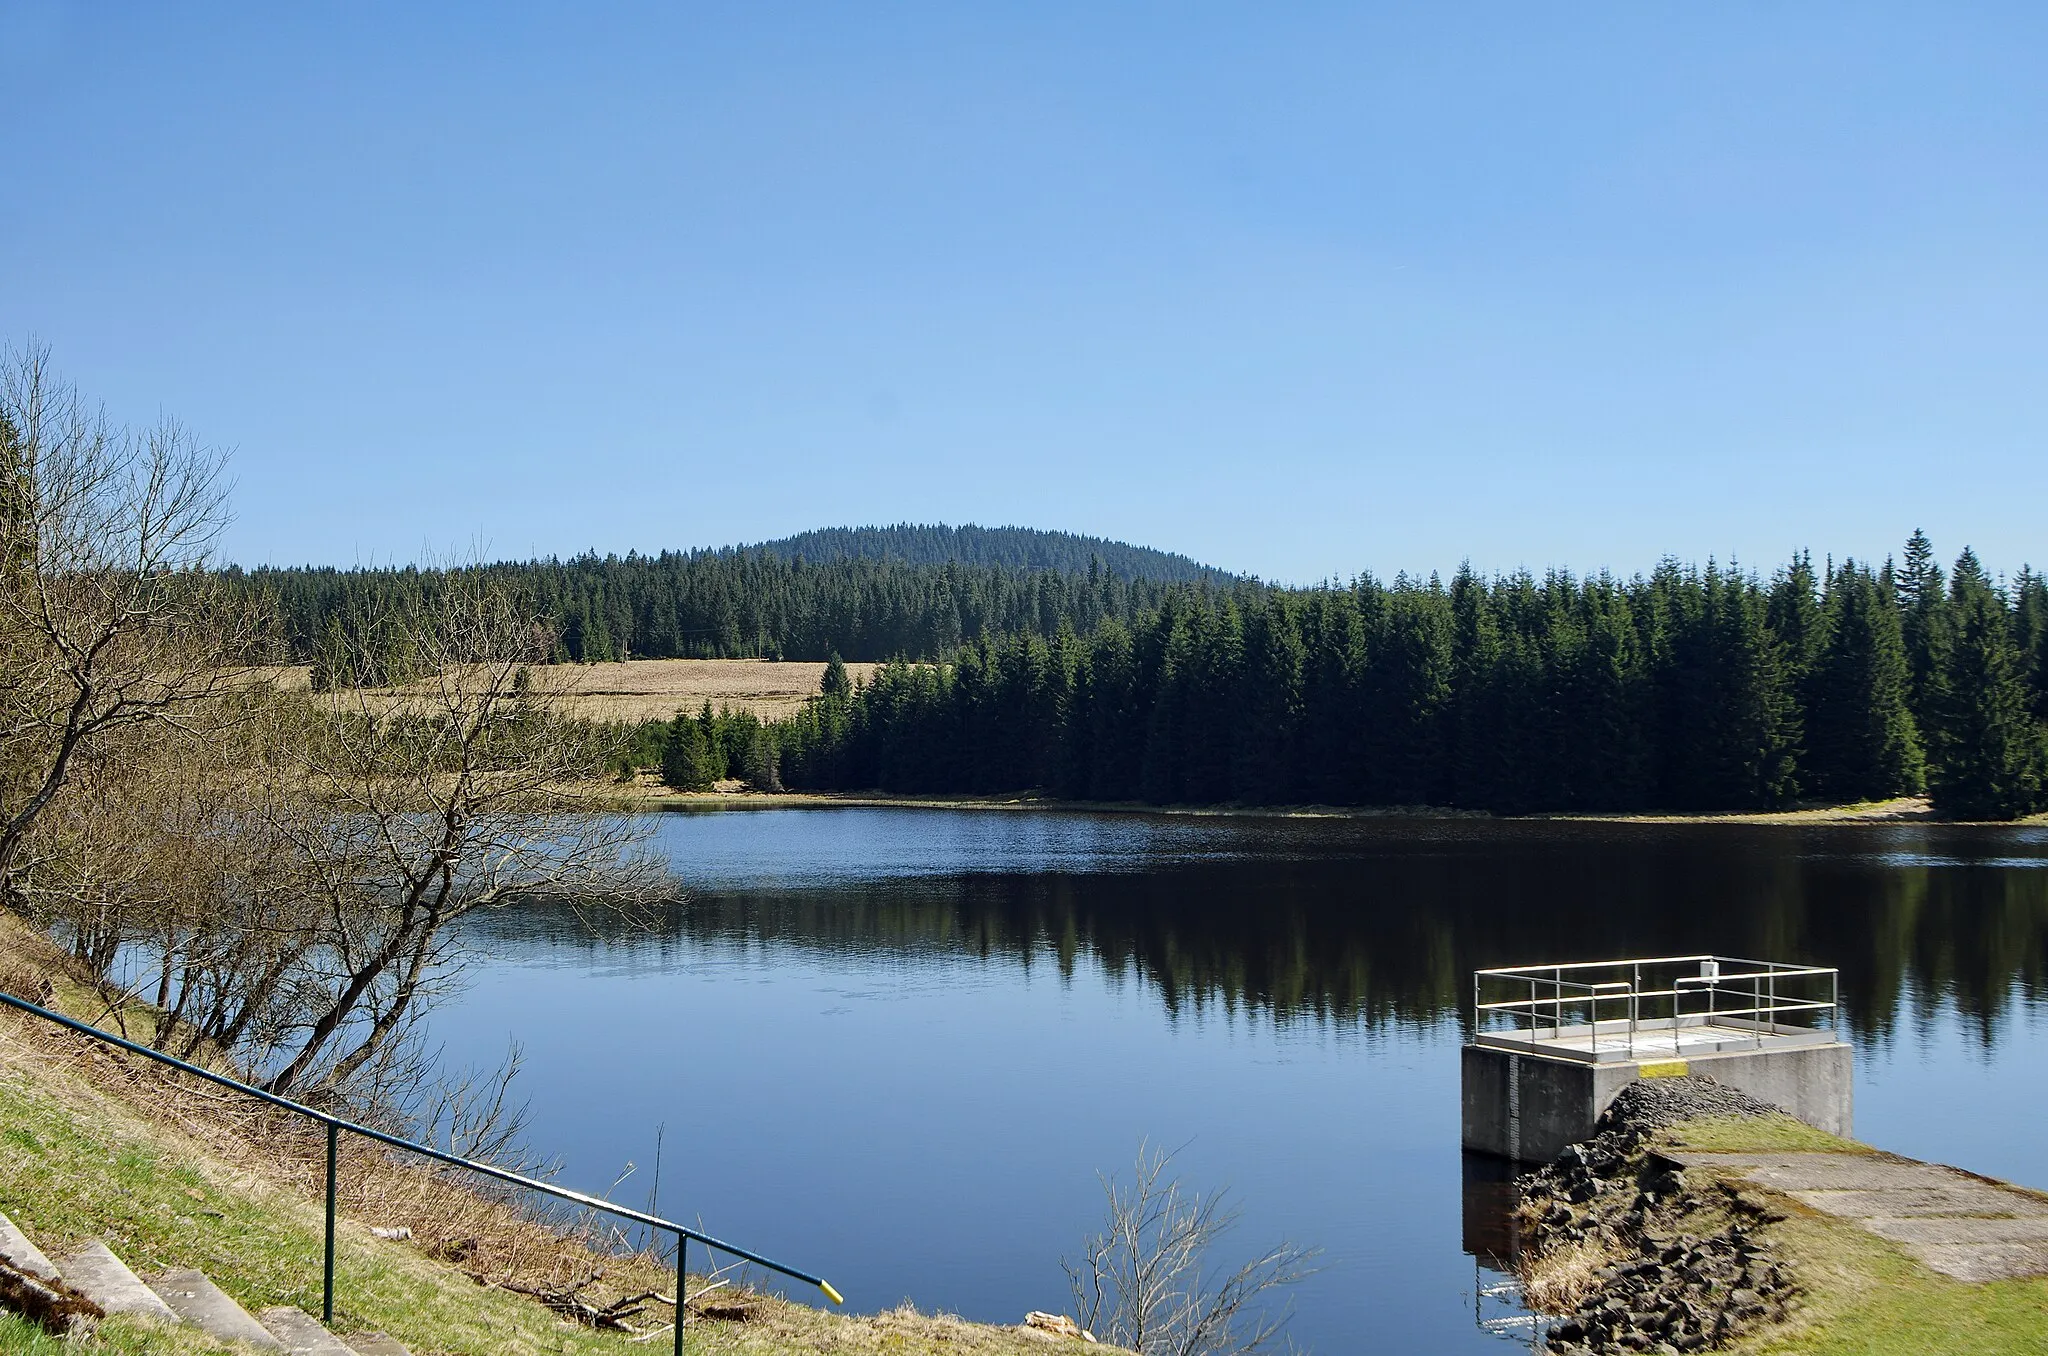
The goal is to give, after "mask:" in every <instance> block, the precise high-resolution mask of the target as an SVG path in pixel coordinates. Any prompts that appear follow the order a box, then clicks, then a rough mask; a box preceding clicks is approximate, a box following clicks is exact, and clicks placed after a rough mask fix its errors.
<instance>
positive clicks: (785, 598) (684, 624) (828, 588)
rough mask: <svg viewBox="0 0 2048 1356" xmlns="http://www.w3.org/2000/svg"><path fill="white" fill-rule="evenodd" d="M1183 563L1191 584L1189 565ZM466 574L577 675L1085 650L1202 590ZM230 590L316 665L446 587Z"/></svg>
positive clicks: (535, 569) (783, 575)
mask: <svg viewBox="0 0 2048 1356" xmlns="http://www.w3.org/2000/svg"><path fill="white" fill-rule="evenodd" d="M850 535H856V536H857V535H858V534H850ZM1024 535H1030V534H1024ZM1043 535H1044V536H1046V537H1048V538H1053V537H1055V536H1056V534H1051V533H1047V534H1043ZM791 540H792V541H795V540H799V539H796V538H792V539H791ZM1067 540H1068V541H1070V542H1076V543H1085V542H1086V541H1087V539H1086V538H1069V539H1067ZM1102 545H1105V546H1110V545H1113V543H1102ZM1122 549H1123V550H1125V551H1127V552H1130V555H1129V556H1128V557H1126V558H1125V564H1126V565H1130V564H1132V563H1134V562H1135V561H1137V560H1138V559H1139V558H1141V557H1145V556H1152V555H1157V556H1158V558H1159V559H1161V560H1169V561H1171V560H1181V558H1180V557H1175V556H1167V555H1164V554H1163V553H1157V552H1141V551H1138V550H1137V549H1136V548H1132V547H1125V548H1122ZM1182 564H1183V565H1184V566H1185V567H1186V568H1189V569H1195V570H1197V571H1198V573H1199V567H1197V566H1194V565H1193V563H1192V562H1188V561H1184V560H1183V561H1182ZM476 568H478V569H481V570H483V571H484V572H485V573H487V574H489V575H491V576H493V577H495V578H496V579H498V580H500V581H501V582H503V583H505V584H507V585H509V586H510V587H511V589H512V590H513V591H514V592H515V593H516V594H517V595H518V596H520V597H521V598H523V599H524V600H525V601H526V603H527V604H528V605H529V606H531V607H532V608H533V609H534V610H535V611H536V612H538V613H539V614H540V615H542V616H543V617H545V618H547V620H548V621H549V623H550V624H551V625H552V626H553V627H554V628H555V629H556V631H557V632H558V633H559V634H560V636H561V648H560V657H561V658H563V659H567V660H576V661H599V660H612V659H818V660H822V659H824V658H826V657H827V656H829V655H830V654H832V653H834V652H835V651H836V652H837V653H839V654H840V655H841V656H842V657H844V658H846V659H853V660H871V661H876V662H880V661H885V660H889V659H899V658H900V659H912V660H916V659H937V658H940V657H942V656H945V655H948V654H950V653H952V651H953V650H954V649H955V648H957V647H958V646H960V645H963V644H969V643H973V642H975V641H979V640H983V639H986V638H989V637H992V636H998V635H1031V636H1042V637H1047V638H1050V637H1053V636H1056V635H1058V634H1059V633H1060V632H1061V631H1062V630H1063V629H1065V630H1071V631H1073V632H1075V633H1076V634H1079V635H1088V634H1091V633H1093V632H1094V631H1095V629H1096V628H1097V627H1099V626H1100V625H1102V623H1103V622H1105V621H1110V620H1116V621H1125V622H1133V621H1135V620H1136V619H1137V618H1138V617H1139V616H1141V615H1143V614H1145V613H1147V612H1150V611H1153V610H1156V609H1157V608H1158V607H1159V606H1160V604H1161V602H1162V601H1163V600H1164V598H1165V596H1166V595H1167V594H1168V593H1169V592H1171V591H1172V590H1175V589H1185V588H1190V587H1193V588H1195V589H1197V590H1206V589H1207V588H1209V585H1208V584H1207V583H1206V582H1198V583H1195V584H1192V585H1191V584H1189V583H1188V582H1186V581H1173V580H1165V579H1155V578H1150V577H1145V576H1140V577H1137V578H1129V579H1127V578H1125V577H1123V576H1122V575H1121V574H1119V573H1118V572H1117V570H1116V569H1113V568H1108V567H1107V563H1106V562H1104V566H1103V567H1101V568H1098V567H1097V566H1096V565H1095V564H1094V563H1093V560H1092V558H1091V559H1087V560H1084V561H1083V562H1082V565H1081V567H1080V568H1079V569H1063V568H1048V567H1039V568H1026V567H1020V566H1015V565H997V564H958V563H953V562H950V561H948V562H944V563H938V564H916V563H911V562H909V561H905V560H900V559H882V560H876V559H866V558H862V557H859V556H855V555H847V556H843V557H840V558H838V559H833V560H827V561H823V562H815V561H813V560H812V559H811V558H810V557H809V556H808V555H800V554H795V553H791V554H787V555H785V554H782V553H781V552H780V551H777V550H773V549H770V548H768V547H750V548H731V547H729V548H726V549H724V550H716V551H689V552H681V551H664V552H662V553H661V554H660V555H658V556H643V555H638V554H633V555H627V556H598V555H583V556H578V557H576V558H574V559H573V560H536V561H503V562H499V563H497V564H492V565H483V566H478V567H476ZM227 576H228V578H229V579H231V580H233V581H236V582H239V583H241V584H242V585H243V586H244V587H247V588H249V589H251V590H252V591H256V592H260V593H263V594H265V595H268V596H269V597H270V598H271V599H272V600H273V602H274V605H275V607H276V610H277V613H278V617H279V620H280V622H281V626H282V631H283V638H284V641H285V645H286V648H287V649H288V651H289V653H290V656H291V657H292V658H295V659H298V660H301V661H304V660H309V659H311V658H313V656H314V652H315V650H316V649H317V648H318V647H319V645H320V644H321V642H322V639H323V638H324V637H325V636H327V635H328V634H329V632H330V631H331V630H332V629H333V628H335V627H337V626H347V625H352V624H354V622H355V621H356V620H359V619H361V618H363V617H365V616H368V615H370V614H373V613H375V612H377V611H379V610H380V609H381V608H382V607H384V606H386V605H388V604H389V603H391V602H392V601H394V600H396V599H398V598H400V597H403V596H405V595H408V594H431V593H432V592H433V591H434V590H436V589H438V588H440V587H441V582H442V580H443V578H444V577H445V576H444V575H442V574H441V573H440V572H439V571H434V570H422V569H418V568H415V567H410V566H408V567H404V568H394V569H353V570H337V569H334V568H332V567H326V568H322V567H315V566H298V567H295V568H290V569H274V568H270V567H264V568H261V569H256V570H247V571H244V570H240V569H231V570H229V571H228V572H227ZM1229 587H1230V588H1232V589H1236V590H1247V589H1249V590H1256V589H1258V588H1259V587H1260V586H1259V585H1257V584H1254V583H1250V582H1236V583H1232V584H1230V585H1229Z"/></svg>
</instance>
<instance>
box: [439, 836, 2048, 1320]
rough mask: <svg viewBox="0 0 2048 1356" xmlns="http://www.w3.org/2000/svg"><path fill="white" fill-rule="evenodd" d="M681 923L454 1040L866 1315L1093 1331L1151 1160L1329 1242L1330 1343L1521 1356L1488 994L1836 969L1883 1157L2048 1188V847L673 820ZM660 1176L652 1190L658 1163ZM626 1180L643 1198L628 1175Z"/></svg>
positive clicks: (470, 935) (589, 941)
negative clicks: (1075, 1294) (1777, 961)
mask: <svg viewBox="0 0 2048 1356" xmlns="http://www.w3.org/2000/svg"><path fill="white" fill-rule="evenodd" d="M651 828H652V832H653V842H654V844H655V845H656V846H657V847H658V849H659V850H660V851H662V852H663V853H665V854H666V855H667V856H668V857H669V858H670V860H671V861H672V862H673V863H674V866H675V869H676V871H677V872H678V874H679V875H680V876H681V877H682V878H683V880H684V881H685V883H686V886H687V888H688V890H689V898H688V900H687V902H686V903H685V904H683V905H681V906H680V907H677V908H674V909H672V910H669V911H668V912H667V913H666V914H665V915H664V916H663V917H662V918H661V919H660V920H659V922H658V923H657V924H656V925H654V926H652V927H644V928H628V927H623V926H620V927H612V926H606V925H604V924H603V923H602V922H599V923H597V924H596V925H594V926H593V925H592V924H590V923H587V922H585V921H582V920H579V919H578V918H577V917H576V916H575V915H573V914H572V913H571V912H570V911H568V910H566V909H561V908H555V907H542V906H524V907H517V908H508V909H504V910H500V911H497V912H493V913H490V914H486V915H479V916H477V917H475V918H473V919H472V920H470V922H469V924H468V926H467V931H466V934H465V940H466V942H467V943H468V945H469V946H470V947H471V948H472V949H473V952H474V954H475V956H476V958H477V964H476V965H475V966H474V968H473V969H472V971H471V974H470V982H469V983H468V984H467V985H466V987H465V988H464V990H463V991H462V992H461V993H460V994H458V995H457V996H455V997H453V998H451V999H449V1000H448V1001H446V1002H445V1003H444V1004H443V1005H442V1006H441V1007H440V1008H439V1009H437V1010H436V1012H435V1013H434V1015H433V1017H432V1019H431V1022H430V1036H431V1039H432V1040H433V1041H435V1042H437V1043H439V1044H440V1045H441V1046H442V1047H443V1048H444V1050H445V1054H446V1057H447V1059H448V1060H449V1061H450V1062H452V1063H454V1064H457V1065H461V1064H476V1065H485V1066H488V1065H495V1064H496V1063H498V1062H499V1061H500V1060H502V1059H503V1058H504V1056H505V1053H506V1050H507V1047H508V1043H510V1042H517V1043H518V1044H519V1046H520V1047H521V1048H522V1050H523V1054H524V1060H525V1065H524V1070H523V1072H522V1075H521V1078H520V1085H519V1086H520V1089H521V1092H522V1094H523V1095H524V1096H525V1097H527V1098H528V1099H530V1102H531V1122H530V1128H529V1139H530V1140H531V1142H532V1144H533V1145H534V1147H535V1148H536V1149H538V1150H540V1151H541V1152H543V1153H544V1154H547V1155H550V1156H558V1157H559V1158H560V1160H561V1163H562V1173H561V1180H562V1181H563V1182H564V1183H565V1184H567V1185H571V1186H575V1187H578V1188H582V1189H585V1190H596V1191H604V1190H607V1189H610V1190H611V1194H612V1195H613V1197H614V1198H615V1199H617V1200H619V1201H621V1202H624V1203H627V1204H632V1205H636V1206H642V1207H644V1206H645V1205H646V1204H647V1203H648V1200H649V1194H650V1192H651V1190H652V1189H653V1186H654V1168H655V1150H656V1134H657V1128H659V1129H660V1133H661V1142H662V1153H661V1163H660V1193H659V1206H660V1209H661V1211H662V1212H663V1213H665V1214H669V1215H670V1216H672V1217H675V1218H679V1219H683V1220H685V1221H689V1222H698V1223H701V1224H702V1226H703V1227H704V1228H705V1229H706V1230H708V1231H709V1232H711V1233H714V1234H718V1235H722V1236H724V1237H727V1238H730V1239H732V1240H733V1241H735V1242H738V1243H742V1244H745V1245H747V1246H749V1247H754V1248H758V1249H760V1250H762V1251H764V1252H766V1253H768V1254H769V1255H771V1256H776V1257H779V1258H781V1259H783V1260H786V1261H789V1262H791V1263H793V1264H795V1265H798V1266H802V1267H806V1268H809V1269H814V1270H816V1271H818V1272H821V1273H822V1274H824V1275H825V1276H827V1277H829V1278H830V1279H831V1280H832V1281H833V1282H834V1283H835V1284H836V1285H837V1286H838V1287H839V1289H840V1290H842V1291H844V1292H845V1293H846V1295H847V1297H848V1300H849V1304H850V1307H852V1308H854V1309H857V1310H874V1309H881V1308H887V1307H889V1306H892V1305H894V1304H896V1303H898V1302H900V1301H902V1300H905V1299H910V1300H912V1301H914V1302H915V1303H917V1304H918V1305H919V1306H920V1307H921V1308H924V1309H927V1310H932V1309H941V1310H948V1311H952V1312H956V1313H959V1314H962V1315H964V1316H966V1317H969V1318H974V1319H980V1320H985V1321H991V1322H1004V1323H1015V1322H1017V1321H1018V1320H1019V1319H1021V1318H1022V1316H1023V1314H1024V1313H1025V1311H1026V1310H1029V1309H1049V1310H1056V1311H1057V1310H1061V1309H1065V1308H1068V1307H1070V1306H1069V1302H1068V1299H1067V1291H1066V1283H1065V1279H1064V1277H1063V1276H1062V1274H1061V1271H1060V1267H1059V1262H1060V1258H1061V1257H1062V1255H1068V1256H1073V1255H1077V1254H1078V1252H1079V1249H1080V1245H1081V1242H1082V1240H1083V1238H1084V1236H1085V1235H1086V1234H1087V1233H1089V1232H1090V1231H1091V1230H1092V1229H1094V1228H1096V1227H1098V1225H1099V1223H1100V1221H1101V1217H1102V1192H1101V1186H1100V1183H1099V1181H1098V1180H1097V1174H1098V1172H1118V1171H1121V1172H1122V1173H1123V1174H1124V1175H1126V1176H1128V1175H1129V1172H1130V1165H1131V1162H1132V1160H1133V1158H1134V1157H1135V1156H1136V1154H1137V1152H1138V1149H1139V1146H1140V1144H1141V1143H1147V1144H1150V1145H1152V1146H1154V1147H1158V1148H1165V1149H1170V1150H1173V1151H1175V1152H1176V1154H1177V1157H1176V1159H1175V1163H1176V1166H1177V1168H1178V1169H1179V1172H1180V1175H1181V1176H1182V1178H1183V1179H1184V1181H1185V1182H1186V1183H1187V1184H1188V1185H1190V1186H1195V1187H1200V1188H1203V1189H1211V1188H1219V1187H1228V1188H1229V1189H1230V1191H1231V1195H1232V1197H1233V1199H1235V1200H1236V1201H1237V1202H1238V1204H1239V1206H1240V1207H1241V1209H1242V1216H1241V1220H1240V1223H1239V1224H1238V1226H1237V1229H1236V1231H1235V1233H1234V1234H1233V1235H1231V1236H1228V1237H1227V1238H1226V1239H1225V1240H1224V1243H1223V1244H1222V1245H1221V1247H1220V1250H1219V1253H1218V1255H1217V1257H1216V1261H1217V1262H1218V1263H1219V1264H1227V1263H1232V1262H1235V1261H1238V1260H1242V1259H1243V1258H1246V1257H1249V1256H1252V1255H1254V1254H1255V1253H1256V1252H1258V1251H1260V1250H1262V1249H1263V1248H1264V1247H1265V1246H1267V1245H1269V1244H1272V1243H1274V1242H1277V1241H1279V1240H1281V1239H1288V1240H1291V1241H1293V1242H1295V1243H1299V1244H1308V1245H1315V1246H1319V1247H1320V1248H1322V1249H1323V1255H1322V1258H1321V1266H1322V1270H1321V1272H1320V1273H1319V1274H1317V1275H1316V1276H1314V1277H1312V1278H1311V1279H1309V1280H1308V1281H1306V1282H1305V1283H1303V1284H1302V1285H1300V1286H1298V1287H1296V1288H1295V1289H1294V1290H1293V1291H1292V1292H1291V1293H1292V1298H1293V1303H1294V1307H1295V1311H1296V1316H1295V1319H1294V1323H1293V1327H1292V1328H1291V1329H1290V1331H1291V1332H1292V1334H1293V1336H1294V1338H1295V1339H1296V1341H1297V1342H1298V1343H1299V1344H1301V1345H1302V1346H1304V1347H1308V1348H1312V1349H1314V1350H1317V1351H1321V1352H1325V1353H1334V1352H1346V1351H1375V1350H1385V1351H1430V1352H1475V1353H1476V1352H1497V1351H1504V1350H1508V1349H1509V1348H1508V1347H1507V1346H1506V1345H1505V1344H1504V1342H1503V1340H1502V1339H1501V1338H1500V1337H1497V1336H1493V1335H1491V1334H1489V1333H1488V1332H1486V1331H1484V1330H1482V1329H1481V1327H1480V1326H1479V1325H1478V1324H1477V1323H1476V1322H1475V1309H1476V1308H1479V1307H1480V1306H1479V1303H1478V1301H1479V1297H1478V1295H1477V1294H1476V1287H1479V1286H1485V1285H1488V1284H1490V1283H1491V1282H1493V1281H1496V1280H1498V1277H1496V1276H1492V1275H1490V1274H1489V1273H1488V1272H1486V1271H1485V1269H1484V1268H1483V1267H1481V1266H1479V1265H1478V1264H1477V1263H1476V1262H1475V1259H1474V1258H1473V1257H1472V1256H1471V1255H1469V1254H1467V1253H1466V1252H1465V1251H1464V1248H1463V1246H1462V1242H1463V1240H1464V1237H1465V1235H1464V1231H1463V1229H1462V1227H1461V1221H1462V1211H1463V1208H1464V1201H1465V1190H1466V1183H1467V1181H1468V1179H1472V1178H1475V1176H1476V1177H1479V1178H1483V1177H1484V1176H1485V1172H1484V1169H1483V1165H1481V1166H1480V1167H1478V1168H1476V1169H1475V1166H1474V1165H1472V1164H1470V1163H1468V1162H1467V1161H1466V1159H1465V1156H1464V1155H1463V1154H1462V1152H1461V1150H1460V1148H1459V1106H1458V1070H1459V1060H1458V1051H1459V1046H1460V1044H1461V1042H1462V1040H1463V1039H1464V1036H1465V1033H1466V1030H1467V1024H1468V1017H1469V1014H1468V1013H1467V1012H1466V1009H1467V1008H1468V1007H1469V1005H1470V995H1471V983H1472V972H1473V971H1474V970H1475V969H1479V968H1482V967H1490V966H1504V965H1517V964H1525V963H1531V962H1539V961H1553V960H1558V959H1587V958H1597V957H1605V956H1614V957H1620V956H1646V955H1647V956H1661V955H1680V954H1688V953H1694V952H1720V953H1726V954H1734V955H1766V956H1771V957H1775V958H1781V959H1784V960H1787V961H1792V962H1798V963H1802V964H1812V965H1826V966H1836V967H1839V968H1840V970H1841V992H1842V1000H1843V1006H1844V1013H1845V1021H1844V1026H1845V1033H1844V1034H1845V1035H1846V1036H1847V1037H1848V1038H1849V1039H1850V1040H1851V1041H1852V1042H1853V1043H1854V1046H1855V1061H1856V1063H1855V1081H1856V1089H1855V1092H1856V1105H1855V1123H1856V1132H1857V1135H1858V1137H1859V1138H1861V1139H1864V1140H1867V1141H1870V1142H1872V1143H1875V1144H1878V1145H1881V1146H1882V1147H1884V1148H1886V1149H1890V1150H1893V1151H1896V1152H1898V1153H1902V1154H1907V1155H1910V1156H1913V1157H1918V1158H1928V1159H1933V1160H1936V1161H1941V1162H1948V1163H1955V1164H1958V1165H1961V1166H1963V1167H1967V1168H1970V1169H1972V1170H1974V1171H1977V1172H1982V1173H1988V1174H1992V1175H1994V1176H1999V1177H2004V1178H2009V1179H2012V1180H2016V1181H2019V1182H2022V1183H2027V1184H2030V1185H2035V1186H2048V1137H2043V1136H2042V1135H2040V1134H2039V1133H2038V1128H2039V1126H2040V1125H2041V1124H2042V1123H2043V1122H2044V1119H2048V830H2044V829H2043V828H2041V827H2039V826H2032V827H2016V828H2015V827H2005V828H1978V827H1968V826H1944V825H1919V824H1905V825H1889V826H1876V825H1838V826H1814V827H1798V828H1791V827H1761V826H1739V825H1729V824H1712V823H1708V824H1655V825H1652V824H1624V823H1570V822H1545V821H1492V820H1483V819H1419V818H1395V817H1386V818H1367V819H1306V818H1302V819H1295V818H1232V817H1224V816H1197V815H1137V814H1086V813H1071V812H1061V811H1038V810H1017V811H990V810H924V809H907V808H906V809H855V808H831V809H778V810H752V811H725V812H704V813H680V814H666V815H660V816H656V817H654V818H653V820H652V821H651ZM629 1164H630V1165H632V1171H631V1172H630V1174H629V1175H626V1176H625V1177H624V1180H622V1181H621V1180H619V1179H620V1178H621V1174H622V1173H626V1172H627V1168H628V1165H629ZM615 1182H616V1183H617V1185H616V1186H614V1183H615Z"/></svg>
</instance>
